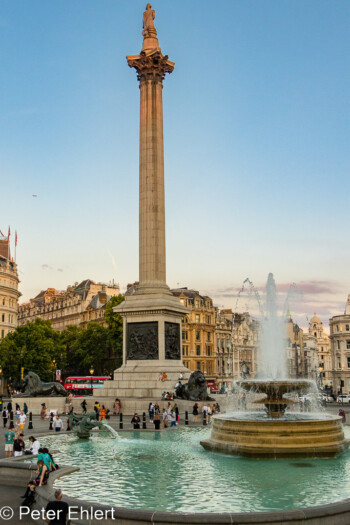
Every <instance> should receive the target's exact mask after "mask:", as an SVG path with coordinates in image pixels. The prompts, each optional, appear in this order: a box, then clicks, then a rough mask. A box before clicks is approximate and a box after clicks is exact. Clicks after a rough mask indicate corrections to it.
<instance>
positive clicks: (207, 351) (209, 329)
mask: <svg viewBox="0 0 350 525" xmlns="http://www.w3.org/2000/svg"><path fill="white" fill-rule="evenodd" d="M171 292H172V293H173V295H175V296H176V297H178V298H179V299H180V302H181V303H182V304H183V305H184V306H186V307H187V308H189V310H190V312H189V313H188V314H187V315H185V317H184V320H183V323H182V349H183V363H184V365H185V367H186V368H189V369H190V370H191V372H194V371H195V370H201V371H202V372H203V374H204V375H205V377H206V380H207V382H208V384H209V385H210V383H214V382H215V381H216V357H215V350H214V347H215V307H214V305H213V301H212V299H211V298H210V297H208V296H206V295H200V293H199V292H198V291H197V290H189V289H188V288H177V289H174V290H171Z"/></svg>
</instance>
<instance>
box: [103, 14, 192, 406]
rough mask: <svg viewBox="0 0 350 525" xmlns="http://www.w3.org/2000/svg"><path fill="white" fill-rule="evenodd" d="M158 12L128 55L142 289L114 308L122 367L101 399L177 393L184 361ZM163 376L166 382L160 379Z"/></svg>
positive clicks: (165, 64) (167, 68) (167, 69)
mask: <svg viewBox="0 0 350 525" xmlns="http://www.w3.org/2000/svg"><path fill="white" fill-rule="evenodd" d="M154 18H155V12H154V10H153V9H152V6H151V4H147V6H146V11H145V12H144V14H143V32H142V35H143V37H144V39H143V46H142V51H141V53H140V54H139V55H130V56H127V61H128V64H129V66H130V67H132V68H135V69H136V72H137V79H138V80H139V82H140V167H139V171H140V181H139V183H140V186H139V192H140V195H139V199H140V201H139V282H140V284H139V286H138V287H137V288H136V291H135V293H134V294H133V295H129V296H126V297H125V301H124V302H123V303H121V304H120V305H118V306H117V307H115V308H114V310H115V311H116V312H118V313H120V315H121V316H122V317H123V321H124V337H123V366H122V367H121V368H119V369H118V370H116V371H115V372H114V381H107V382H105V383H104V389H103V390H101V391H100V392H99V393H98V395H99V396H100V394H102V392H103V396H115V395H117V396H118V397H139V398H143V397H151V398H153V399H157V398H158V399H160V397H161V393H162V392H163V391H164V390H174V385H175V383H176V382H177V380H178V377H179V374H180V372H182V373H184V374H186V378H188V376H189V373H190V372H189V370H188V369H187V368H185V367H184V366H183V363H182V344H181V320H182V318H183V316H184V314H186V313H187V311H188V310H187V308H185V307H184V306H183V305H182V304H181V302H180V301H179V299H178V298H176V297H174V296H173V295H172V293H171V292H170V290H169V287H168V286H167V284H166V275H165V272H166V262H165V203H164V148H163V102H162V89H163V80H164V78H165V75H166V73H172V72H173V70H174V65H175V64H174V62H171V61H170V60H169V58H168V56H167V55H163V54H162V51H161V49H160V47H159V42H158V38H157V31H156V28H155V26H154ZM161 373H164V374H166V376H167V379H166V380H165V381H164V382H163V381H160V380H159V377H160V375H161Z"/></svg>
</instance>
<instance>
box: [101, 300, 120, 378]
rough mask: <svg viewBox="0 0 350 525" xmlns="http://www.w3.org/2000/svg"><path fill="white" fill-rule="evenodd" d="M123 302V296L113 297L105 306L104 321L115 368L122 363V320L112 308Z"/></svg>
mask: <svg viewBox="0 0 350 525" xmlns="http://www.w3.org/2000/svg"><path fill="white" fill-rule="evenodd" d="M123 301H124V296H123V295H121V294H119V295H114V296H113V297H111V299H110V300H109V301H108V303H107V304H106V309H105V320H106V323H107V325H108V329H109V336H110V340H111V345H112V347H113V350H114V358H115V368H118V367H119V366H121V364H122V362H123V319H122V317H121V316H120V315H119V314H117V313H116V312H114V311H113V308H114V307H115V306H117V305H118V304H120V303H122V302H123Z"/></svg>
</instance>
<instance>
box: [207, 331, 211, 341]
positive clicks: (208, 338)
mask: <svg viewBox="0 0 350 525" xmlns="http://www.w3.org/2000/svg"><path fill="white" fill-rule="evenodd" d="M207 341H211V333H210V332H208V333H207Z"/></svg>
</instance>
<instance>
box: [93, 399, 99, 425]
mask: <svg viewBox="0 0 350 525" xmlns="http://www.w3.org/2000/svg"><path fill="white" fill-rule="evenodd" d="M94 410H95V414H96V421H99V420H100V403H99V402H98V401H95V404H94Z"/></svg>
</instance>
